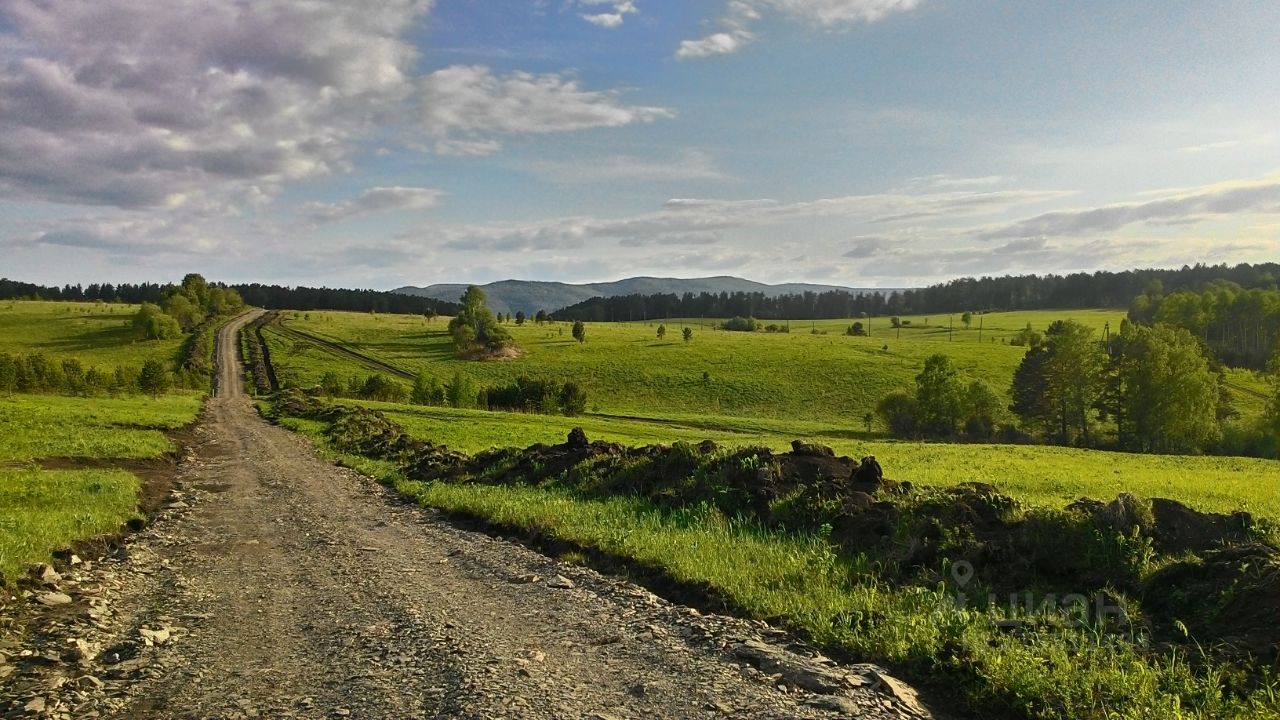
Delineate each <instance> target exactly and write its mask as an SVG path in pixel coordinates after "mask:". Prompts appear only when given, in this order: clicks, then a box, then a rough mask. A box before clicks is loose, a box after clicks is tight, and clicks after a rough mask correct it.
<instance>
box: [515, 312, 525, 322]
mask: <svg viewBox="0 0 1280 720" xmlns="http://www.w3.org/2000/svg"><path fill="white" fill-rule="evenodd" d="M516 324H517V325H523V324H524V311H523V310H517V311H516Z"/></svg>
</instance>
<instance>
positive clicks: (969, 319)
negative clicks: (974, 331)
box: [960, 310, 973, 330]
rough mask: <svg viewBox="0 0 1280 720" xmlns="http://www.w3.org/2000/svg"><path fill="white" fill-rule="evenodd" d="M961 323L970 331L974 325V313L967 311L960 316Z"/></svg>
mask: <svg viewBox="0 0 1280 720" xmlns="http://www.w3.org/2000/svg"><path fill="white" fill-rule="evenodd" d="M960 322H962V323H964V329H965V330H968V329H969V328H970V327H971V326H972V325H973V313H971V312H969V311H968V310H966V311H965V312H964V314H963V315H961V316H960Z"/></svg>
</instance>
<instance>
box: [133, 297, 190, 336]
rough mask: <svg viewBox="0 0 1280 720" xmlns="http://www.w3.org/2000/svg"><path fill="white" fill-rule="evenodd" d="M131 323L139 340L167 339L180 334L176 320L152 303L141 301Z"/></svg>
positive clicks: (180, 329) (180, 328)
mask: <svg viewBox="0 0 1280 720" xmlns="http://www.w3.org/2000/svg"><path fill="white" fill-rule="evenodd" d="M132 325H133V333H134V335H136V336H137V337H138V338H139V339H141V340H168V339H169V338H176V337H178V336H179V335H181V334H182V327H181V326H180V325H178V321H177V320H175V319H173V318H172V317H170V316H169V315H166V314H165V312H164V310H161V309H160V306H159V305H155V304H153V303H142V307H141V308H139V309H138V312H137V313H136V314H134V316H133V323H132Z"/></svg>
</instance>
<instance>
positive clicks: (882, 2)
mask: <svg viewBox="0 0 1280 720" xmlns="http://www.w3.org/2000/svg"><path fill="white" fill-rule="evenodd" d="M921 2H922V0H729V3H728V6H727V7H726V9H725V12H724V14H723V15H722V16H721V18H720V20H719V24H720V26H721V27H720V29H719V30H717V31H716V32H713V33H709V34H707V35H706V36H704V37H701V38H699V39H697V40H683V41H681V43H680V47H679V48H677V49H676V57H677V58H680V59H682V60H683V59H694V58H704V57H710V56H712V55H725V54H728V53H732V52H736V51H738V50H740V49H742V48H743V47H745V46H746V45H748V44H750V43H751V42H752V41H753V40H755V34H754V33H753V32H752V31H751V27H752V25H754V24H755V23H756V22H757V21H759V20H760V18H761V16H762V14H763V11H764V10H771V11H774V12H777V13H779V14H781V15H784V16H786V17H789V18H791V19H793V20H796V21H799V22H804V23H808V24H811V25H815V26H818V27H823V28H834V27H839V26H842V25H853V24H856V23H873V22H877V21H879V20H882V19H884V18H886V17H888V16H889V15H892V14H895V13H900V12H906V11H909V10H914V9H915V8H916V7H918V6H919V5H920V3H921Z"/></svg>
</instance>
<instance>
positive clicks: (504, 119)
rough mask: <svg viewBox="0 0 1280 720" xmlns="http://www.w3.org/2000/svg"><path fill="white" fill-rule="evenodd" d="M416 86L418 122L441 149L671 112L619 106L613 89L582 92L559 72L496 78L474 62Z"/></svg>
mask: <svg viewBox="0 0 1280 720" xmlns="http://www.w3.org/2000/svg"><path fill="white" fill-rule="evenodd" d="M421 87H422V95H421V102H422V126H423V128H424V130H425V131H426V132H427V133H428V134H429V135H431V136H433V137H435V138H437V147H438V148H444V149H446V150H453V149H457V148H464V149H466V148H473V147H479V148H481V149H483V150H485V151H488V150H491V149H496V147H495V143H496V142H497V141H496V140H494V139H493V138H492V137H490V136H492V135H510V134H527V135H536V134H546V133H560V132H570V131H575V130H586V129H590V128H605V127H620V126H623V125H630V124H632V123H644V122H653V121H654V120H660V119H664V118H670V117H673V115H674V114H673V113H672V112H671V111H670V110H668V109H666V108H660V107H645V106H635V105H623V104H621V103H620V102H619V100H618V93H616V92H610V91H600V90H584V89H582V87H581V86H580V85H579V84H578V81H577V80H575V79H572V78H569V77H565V76H563V75H556V74H547V75H534V74H531V73H526V72H515V73H511V74H509V75H503V76H498V75H494V74H493V73H492V72H491V71H490V70H489V68H487V67H483V66H479V65H454V66H451V67H447V68H444V69H443V70H437V71H436V72H434V73H431V74H430V75H428V76H426V77H424V78H423V79H422V81H421ZM459 134H460V135H462V137H461V138H458V137H455V135H459ZM476 143H479V145H477V144H476ZM454 154H457V153H454ZM464 154H466V153H465V152H464Z"/></svg>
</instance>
